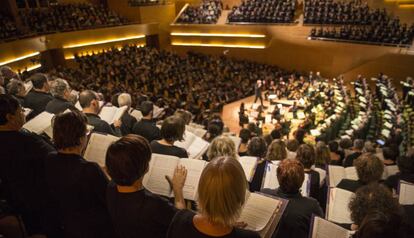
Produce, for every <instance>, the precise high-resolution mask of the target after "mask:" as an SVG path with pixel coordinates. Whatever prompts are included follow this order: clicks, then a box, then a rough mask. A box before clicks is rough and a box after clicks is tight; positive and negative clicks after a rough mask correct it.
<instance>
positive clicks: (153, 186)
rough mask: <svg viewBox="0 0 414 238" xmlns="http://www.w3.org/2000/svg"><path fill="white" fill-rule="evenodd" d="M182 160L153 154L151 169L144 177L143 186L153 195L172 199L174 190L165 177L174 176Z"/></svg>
mask: <svg viewBox="0 0 414 238" xmlns="http://www.w3.org/2000/svg"><path fill="white" fill-rule="evenodd" d="M179 161H180V158H178V157H175V156H168V155H159V154H152V158H151V162H150V168H149V171H148V173H147V174H145V176H144V180H143V185H144V187H145V188H147V189H148V190H149V191H151V192H152V193H156V194H159V195H163V196H167V197H171V195H172V190H171V187H170V184H169V183H168V181H167V179H166V178H165V176H169V177H170V178H172V177H173V175H174V170H175V168H176V167H177V165H178V163H179Z"/></svg>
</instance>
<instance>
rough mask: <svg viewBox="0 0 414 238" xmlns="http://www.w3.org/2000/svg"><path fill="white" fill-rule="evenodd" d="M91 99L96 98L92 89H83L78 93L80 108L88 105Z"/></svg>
mask: <svg viewBox="0 0 414 238" xmlns="http://www.w3.org/2000/svg"><path fill="white" fill-rule="evenodd" d="M93 100H98V97H97V96H96V93H95V92H94V91H92V90H85V91H83V92H81V93H80V94H79V104H80V105H81V107H82V108H86V107H90V106H91V102H92V101H93Z"/></svg>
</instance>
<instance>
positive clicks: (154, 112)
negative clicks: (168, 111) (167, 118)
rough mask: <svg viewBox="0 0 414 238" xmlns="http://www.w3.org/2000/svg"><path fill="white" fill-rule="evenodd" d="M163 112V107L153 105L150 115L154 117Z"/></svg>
mask: <svg viewBox="0 0 414 238" xmlns="http://www.w3.org/2000/svg"><path fill="white" fill-rule="evenodd" d="M163 112H164V108H161V107H158V106H156V105H154V109H153V113H152V116H153V117H154V118H158V117H160V116H161V115H162V113H163Z"/></svg>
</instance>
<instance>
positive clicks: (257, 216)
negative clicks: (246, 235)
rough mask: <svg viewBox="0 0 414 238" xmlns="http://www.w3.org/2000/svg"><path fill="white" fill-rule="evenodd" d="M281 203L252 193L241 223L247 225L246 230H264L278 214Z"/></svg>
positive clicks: (242, 214) (245, 206)
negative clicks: (275, 214) (276, 213)
mask: <svg viewBox="0 0 414 238" xmlns="http://www.w3.org/2000/svg"><path fill="white" fill-rule="evenodd" d="M280 203H281V202H280V201H279V200H277V199H274V198H271V197H267V196H264V195H261V194H257V193H251V194H250V196H249V199H248V200H247V201H246V204H245V205H244V207H243V210H242V212H241V215H240V218H239V221H243V222H246V223H247V227H246V229H249V230H253V231H261V230H263V229H264V228H265V227H266V225H267V224H269V223H270V222H271V218H272V216H273V214H274V213H275V212H277V210H278V207H279V206H280Z"/></svg>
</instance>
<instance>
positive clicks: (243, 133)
mask: <svg viewBox="0 0 414 238" xmlns="http://www.w3.org/2000/svg"><path fill="white" fill-rule="evenodd" d="M239 137H240V139H241V143H240V146H239V149H238V153H239V156H246V155H247V145H248V143H249V140H250V137H251V133H250V131H249V130H247V129H244V128H243V129H241V130H240V133H239Z"/></svg>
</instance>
